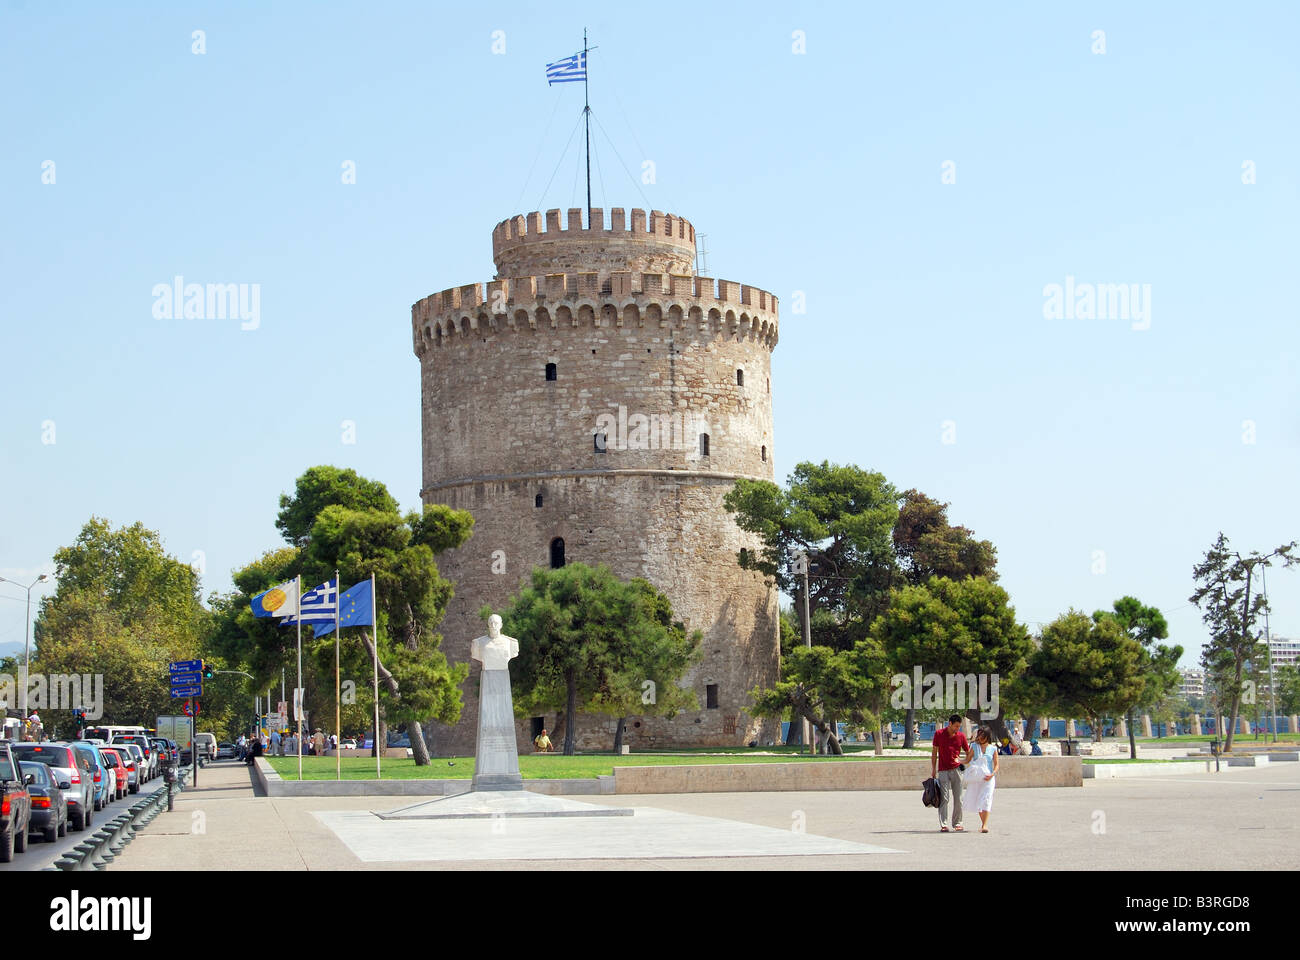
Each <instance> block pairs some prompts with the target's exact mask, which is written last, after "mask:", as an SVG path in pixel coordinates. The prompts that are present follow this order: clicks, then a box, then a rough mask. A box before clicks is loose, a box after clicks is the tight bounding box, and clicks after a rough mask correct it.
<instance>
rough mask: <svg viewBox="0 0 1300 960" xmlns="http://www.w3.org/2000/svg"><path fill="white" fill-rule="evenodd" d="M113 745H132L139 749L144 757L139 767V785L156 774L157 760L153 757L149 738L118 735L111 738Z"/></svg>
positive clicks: (138, 735)
mask: <svg viewBox="0 0 1300 960" xmlns="http://www.w3.org/2000/svg"><path fill="white" fill-rule="evenodd" d="M113 743H114V744H121V743H134V744H135V745H136V746H138V747H139V748H140V752H141V753H142V754H143V755H144V763H143V764H142V765H141V767H140V783H142V784H145V783H148V782H149V781H150V780H152V779H153V778H154V777H155V776H157V774H158V758H157V757H156V756H155V755H154V747H153V744H152V743H150V742H149V738H148V737H147V736H145V735H144V734H142V733H134V734H129V735H125V736H124V735H122V734H118V735H117V736H116V737H114V738H113Z"/></svg>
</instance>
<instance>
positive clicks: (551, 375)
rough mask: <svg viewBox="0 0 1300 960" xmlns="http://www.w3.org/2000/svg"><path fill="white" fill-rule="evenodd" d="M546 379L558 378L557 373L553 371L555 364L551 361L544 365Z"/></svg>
mask: <svg viewBox="0 0 1300 960" xmlns="http://www.w3.org/2000/svg"><path fill="white" fill-rule="evenodd" d="M546 379H547V380H556V379H558V375H557V374H556V372H555V364H553V363H548V364H547V365H546Z"/></svg>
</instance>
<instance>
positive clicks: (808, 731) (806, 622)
mask: <svg viewBox="0 0 1300 960" xmlns="http://www.w3.org/2000/svg"><path fill="white" fill-rule="evenodd" d="M803 645H804V647H805V648H807V649H810V650H811V649H812V620H811V618H810V616H809V613H808V556H807V554H805V555H804V560H803ZM803 735H804V743H806V744H808V752H809V753H810V754H813V753H816V752H817V751H816V749H815V748H814V747H813V742H812V741H813V738H812V726H811V725H810V724H809V723H808V720H807V718H804V721H803ZM876 736H880V732H879V731H876Z"/></svg>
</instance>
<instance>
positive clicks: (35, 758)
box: [11, 742, 95, 830]
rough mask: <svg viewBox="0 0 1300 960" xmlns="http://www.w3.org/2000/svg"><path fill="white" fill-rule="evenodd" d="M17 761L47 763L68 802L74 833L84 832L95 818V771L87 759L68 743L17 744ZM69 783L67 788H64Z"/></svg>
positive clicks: (14, 745)
mask: <svg viewBox="0 0 1300 960" xmlns="http://www.w3.org/2000/svg"><path fill="white" fill-rule="evenodd" d="M11 746H12V748H13V754H14V759H15V760H17V761H19V762H21V761H24V760H26V761H29V762H35V763H43V764H45V765H46V766H47V767H49V768H50V772H51V773H52V774H53V776H54V780H55V782H56V783H57V784H58V786H59V789H61V790H62V791H63V796H64V797H65V798H66V799H67V801H68V820H69V822H70V823H71V824H72V829H73V830H84V829H86V827H88V826H89V825H90V823H91V821H92V820H94V818H95V783H94V772H93V771H92V770H91V769H90V764H89V763H88V762H87V760H86V758H85V757H81V756H78V754H77V752H76V751H75V750H73V749H72V747H71V746H70V745H68V744H66V743H48V742H47V743H30V742H28V743H14V744H11ZM64 784H67V786H64Z"/></svg>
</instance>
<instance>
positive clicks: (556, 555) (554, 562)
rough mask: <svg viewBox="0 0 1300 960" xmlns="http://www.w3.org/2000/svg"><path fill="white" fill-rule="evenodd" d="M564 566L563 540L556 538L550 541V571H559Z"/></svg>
mask: <svg viewBox="0 0 1300 960" xmlns="http://www.w3.org/2000/svg"><path fill="white" fill-rule="evenodd" d="M562 566H564V538H563V537H556V538H555V539H554V540H552V541H551V569H552V570H559V569H560V567H562Z"/></svg>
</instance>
